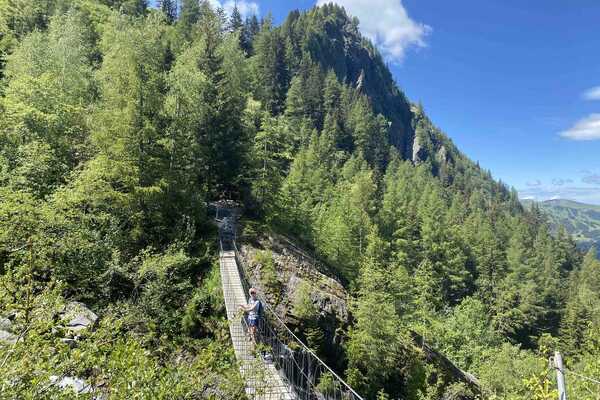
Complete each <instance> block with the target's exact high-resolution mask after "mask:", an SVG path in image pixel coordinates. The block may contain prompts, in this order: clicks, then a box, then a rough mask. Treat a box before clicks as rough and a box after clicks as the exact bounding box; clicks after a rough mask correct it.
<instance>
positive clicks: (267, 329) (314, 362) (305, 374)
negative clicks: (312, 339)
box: [217, 210, 363, 400]
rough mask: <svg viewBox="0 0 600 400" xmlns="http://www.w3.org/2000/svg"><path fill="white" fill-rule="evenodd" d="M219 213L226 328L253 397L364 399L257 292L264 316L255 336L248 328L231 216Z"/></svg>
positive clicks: (258, 399)
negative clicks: (227, 327)
mask: <svg viewBox="0 0 600 400" xmlns="http://www.w3.org/2000/svg"><path fill="white" fill-rule="evenodd" d="M221 216H223V217H224V218H222V219H219V212H217V222H218V224H219V246H220V249H219V250H220V251H219V267H220V273H221V282H222V287H223V297H224V299H225V308H226V310H227V319H228V321H229V332H230V335H231V341H232V344H233V348H234V351H235V355H236V358H237V360H238V363H239V368H240V373H241V375H242V378H243V380H244V382H245V385H246V387H245V390H246V395H247V396H248V398H250V399H253V400H363V398H362V397H361V396H360V395H358V393H356V392H355V391H354V390H353V389H352V388H351V387H350V386H349V385H348V384H347V383H346V382H344V380H343V379H342V378H340V377H339V376H338V375H337V374H336V373H335V372H334V371H333V370H332V369H331V368H329V367H328V366H327V365H326V364H325V363H324V362H323V361H322V360H321V359H320V358H319V357H318V356H317V355H316V354H315V353H314V352H313V351H312V350H310V349H309V348H308V347H307V346H306V345H305V344H304V343H303V342H302V341H301V340H300V339H299V338H298V337H297V336H296V335H295V334H294V333H293V332H292V331H291V330H290V329H289V328H288V327H287V325H286V324H285V323H284V322H283V321H282V320H281V319H280V318H279V316H278V315H277V314H276V313H275V311H274V310H273V309H272V308H271V306H270V305H269V304H268V303H267V302H266V301H265V299H264V298H263V297H261V296H260V295H259V299H260V301H261V302H262V304H263V310H264V311H263V315H262V317H261V319H260V322H259V326H258V333H257V335H256V337H252V336H251V335H250V334H249V332H248V325H247V321H246V319H245V318H244V316H243V314H242V313H241V312H240V311H239V306H240V304H246V303H247V301H248V298H247V297H246V293H248V289H249V287H250V285H249V282H248V280H247V275H246V273H245V270H246V269H245V268H244V265H243V261H242V259H241V258H240V256H239V252H238V249H237V245H236V242H235V227H234V219H233V218H232V217H231V215H230V212H229V211H227V210H222V211H221Z"/></svg>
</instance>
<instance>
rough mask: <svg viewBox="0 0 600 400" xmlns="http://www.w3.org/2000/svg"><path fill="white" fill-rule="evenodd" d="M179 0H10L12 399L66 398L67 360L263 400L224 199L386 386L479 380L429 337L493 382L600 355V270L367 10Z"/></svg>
mask: <svg viewBox="0 0 600 400" xmlns="http://www.w3.org/2000/svg"><path fill="white" fill-rule="evenodd" d="M176 4H179V6H180V7H179V9H177V8H176V7H175V6H176ZM160 5H161V7H160V8H148V7H147V2H145V1H143V0H110V1H108V0H106V1H102V2H98V1H93V0H44V1H34V0H19V1H8V0H0V28H2V30H3V32H2V33H0V35H1V37H0V53H1V57H2V59H3V61H2V63H1V64H0V68H2V82H1V84H0V88H1V90H0V94H1V95H0V110H1V112H0V288H1V289H2V290H0V359H1V360H2V362H1V363H0V388H1V390H2V396H5V397H7V398H60V397H61V396H62V397H65V396H67V397H68V395H69V393H65V392H64V391H63V389H62V388H61V387H60V384H57V378H56V377H63V376H64V377H65V378H66V377H69V378H70V379H71V381H77V382H81V381H83V382H84V383H85V384H87V385H88V386H90V388H91V389H90V390H93V391H94V392H96V393H95V394H94V395H98V396H102V397H107V398H109V399H111V400H112V399H119V400H120V399H128V398H132V397H136V398H142V399H151V398H157V397H158V398H168V399H171V398H174V399H177V398H190V399H214V398H219V399H221V398H223V399H239V398H243V391H244V389H243V388H244V386H243V382H241V379H240V375H239V373H238V368H237V364H236V362H235V357H234V354H233V352H232V347H231V345H230V338H229V330H228V326H227V321H226V320H225V319H224V312H223V311H224V310H223V309H224V306H223V298H222V293H221V290H220V278H219V277H220V275H219V273H218V271H217V270H218V269H217V268H215V259H216V255H217V251H218V250H217V245H216V232H215V227H214V225H213V224H212V223H211V219H212V216H211V215H210V212H209V205H210V204H211V203H212V202H213V201H214V200H223V199H227V200H236V201H237V202H238V203H239V204H240V205H241V206H242V207H241V208H243V211H244V216H245V218H246V219H247V220H249V221H252V223H253V224H255V226H256V227H257V229H255V231H254V232H255V234H254V235H248V236H252V237H253V239H252V240H249V241H248V242H247V243H245V244H244V247H243V252H244V254H245V256H246V259H247V261H248V264H249V265H251V268H253V271H254V272H256V273H257V274H258V280H259V281H260V282H261V288H262V290H263V291H264V293H266V294H267V295H268V298H269V299H271V300H272V302H273V303H275V304H277V306H278V307H279V310H280V311H281V312H282V314H283V315H286V316H287V318H288V319H289V321H290V322H291V323H292V324H294V325H295V329H296V330H297V332H298V334H299V335H301V336H303V337H304V338H306V340H307V341H308V342H310V344H311V345H312V346H313V347H314V348H315V349H316V350H317V351H319V353H320V355H321V356H323V357H326V358H328V360H331V361H332V363H333V364H335V367H336V368H337V369H338V372H339V373H340V375H343V377H344V378H345V379H346V380H347V381H348V382H349V383H350V384H351V385H352V387H353V388H354V389H356V390H357V391H358V392H360V393H361V394H362V395H363V396H364V397H365V398H366V399H369V400H371V399H382V398H383V399H386V398H403V399H407V400H434V399H441V398H443V399H474V398H476V397H477V395H476V393H473V390H472V389H473V388H471V387H468V386H465V385H463V384H461V383H460V382H459V381H457V380H456V379H454V378H453V377H452V376H451V374H447V373H444V371H443V368H440V366H439V364H435V363H431V362H430V361H431V359H432V357H429V356H424V353H425V352H426V351H427V350H426V349H425V346H422V345H420V340H419V338H425V341H426V342H427V343H431V344H432V347H435V348H436V349H439V350H440V351H441V352H443V353H444V354H445V355H447V356H448V358H449V359H451V360H452V361H453V362H455V363H456V365H458V367H459V368H460V369H462V370H465V371H469V372H471V373H473V374H475V375H476V376H477V377H479V378H480V382H481V390H482V392H483V395H484V396H483V397H489V398H511V399H512V398H514V399H529V398H531V393H532V392H534V391H535V392H536V393H541V394H540V396H541V397H542V398H547V396H550V395H551V393H550V392H549V391H548V390H546V389H548V388H550V387H551V385H552V382H551V381H550V380H549V379H548V376H547V359H548V356H549V355H550V354H551V352H552V351H553V350H555V349H556V348H561V349H564V352H565V354H566V355H567V356H568V360H569V365H570V366H573V367H574V368H576V369H579V370H586V371H598V370H600V365H599V364H598V363H599V362H600V361H599V360H600V348H599V347H598V342H597V340H596V339H597V337H598V335H599V332H600V281H599V280H600V273H598V271H599V270H600V262H598V261H597V260H596V259H595V257H594V256H593V255H591V254H588V255H587V256H586V257H582V255H581V254H580V253H579V252H578V251H577V250H576V248H575V245H574V243H573V242H572V241H571V240H569V238H568V236H566V235H565V236H561V235H552V234H551V233H552V232H551V231H550V230H549V229H548V227H547V224H546V223H545V220H544V218H542V217H541V216H540V215H539V212H537V211H535V210H531V211H530V210H524V209H523V208H522V207H521V205H520V203H519V202H518V198H517V195H516V192H515V191H514V190H509V189H508V188H507V187H506V186H505V185H504V184H502V183H501V182H496V181H495V180H494V179H493V178H492V176H491V174H490V173H489V172H488V171H485V170H483V169H482V168H480V167H479V166H478V165H477V164H475V163H473V162H472V161H471V160H469V159H468V158H467V157H465V156H464V155H463V154H461V152H460V151H459V150H458V149H457V148H456V147H455V146H454V145H453V144H452V142H451V140H450V139H449V138H448V136H446V135H445V134H443V133H442V132H441V131H440V130H439V129H438V128H436V127H435V126H434V124H433V122H432V121H431V120H430V119H429V118H428V117H427V115H426V113H425V110H424V109H423V107H421V106H417V105H414V104H411V103H410V102H409V101H408V100H407V99H406V97H405V96H404V95H403V94H402V92H401V90H400V89H399V88H398V87H397V86H396V85H395V83H394V81H393V79H392V77H391V74H390V72H389V70H388V69H387V68H386V67H385V64H384V62H383V60H382V58H381V56H380V55H379V54H378V51H377V49H376V48H375V47H374V46H373V45H372V44H371V43H369V41H368V40H366V39H365V38H363V37H362V36H361V34H360V31H359V29H358V25H357V24H358V23H359V22H358V21H357V20H356V19H354V18H352V17H350V16H348V15H347V14H346V12H345V11H344V9H343V8H341V7H338V6H335V5H327V6H323V7H316V8H313V9H310V10H308V11H306V12H302V13H301V12H296V11H295V12H292V13H291V14H290V16H289V18H288V19H287V20H286V21H285V22H284V23H283V24H282V25H281V26H278V27H276V26H273V23H272V21H271V20H270V19H269V18H265V19H264V20H263V21H261V22H259V20H258V18H256V17H251V18H248V19H246V21H244V20H242V18H241V16H240V14H239V12H234V13H232V15H231V17H230V18H226V17H225V14H224V12H222V10H214V9H213V8H212V6H211V2H208V1H200V2H198V1H197V0H182V1H180V2H174V1H169V0H165V1H161V3H160ZM4 31H6V33H5V32H4ZM538 211H539V210H538ZM273 232H277V233H278V235H274V234H273ZM245 233H247V232H245ZM283 237H291V238H294V239H293V241H294V242H296V243H299V245H301V246H302V248H304V249H306V251H310V253H311V257H312V258H314V259H317V260H318V262H317V265H322V266H326V267H324V268H323V269H322V270H315V269H313V268H312V266H313V265H312V264H311V263H307V262H304V261H302V260H300V259H299V258H298V254H295V255H293V254H290V252H289V250H288V248H287V247H286V246H281V242H280V240H281V238H283ZM270 238H274V239H273V240H271V239H270ZM300 258H301V257H300ZM296 270H297V271H296ZM298 271H300V272H298ZM309 282H312V284H313V285H317V289H318V290H313V289H311V287H310V283H309ZM73 307H76V308H78V309H80V310H81V318H78V317H79V316H78V315H70V310H71V308H73ZM67 314H68V316H65V315H67ZM71 317H73V318H71ZM83 318H85V319H86V321H89V323H86V324H85V326H79V325H81V324H77V323H75V322H77V321H78V320H81V319H83ZM73 320H75V322H73ZM73 325H76V327H75V330H73V329H72V328H73ZM413 333H414V334H413ZM590 373H591V372H590ZM591 374H592V373H591ZM592 375H593V374H592ZM7 377H9V378H7ZM570 387H571V388H572V389H570V390H573V393H571V397H572V398H585V394H586V393H589V392H590V388H589V387H588V386H586V384H578V383H575V382H572V383H571V385H570ZM69 390H70V389H69ZM544 396H546V397H544Z"/></svg>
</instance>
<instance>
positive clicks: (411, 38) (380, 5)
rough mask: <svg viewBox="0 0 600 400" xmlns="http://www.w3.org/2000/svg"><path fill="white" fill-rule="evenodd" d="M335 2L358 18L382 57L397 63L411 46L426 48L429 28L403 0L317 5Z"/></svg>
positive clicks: (326, 0)
mask: <svg viewBox="0 0 600 400" xmlns="http://www.w3.org/2000/svg"><path fill="white" fill-rule="evenodd" d="M327 3H336V4H339V5H340V6H343V7H344V8H345V9H346V11H347V12H348V13H349V14H350V15H352V16H355V17H358V19H359V20H360V30H361V32H362V34H363V35H365V36H366V37H368V38H369V39H371V40H372V41H373V43H375V44H376V45H377V46H378V47H379V49H380V51H381V52H382V54H383V55H384V57H386V58H387V59H389V60H391V61H392V62H400V61H402V59H403V58H404V55H405V53H406V50H407V49H408V48H409V47H411V46H415V47H426V46H427V43H426V42H425V37H426V36H427V35H428V34H429V33H430V32H431V27H430V26H428V25H425V24H422V23H419V22H415V21H413V20H412V19H411V18H410V17H409V16H408V13H407V12H406V9H405V8H404V6H403V5H402V0H318V1H317V5H319V6H321V5H323V4H327Z"/></svg>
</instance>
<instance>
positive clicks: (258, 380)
mask: <svg viewBox="0 0 600 400" xmlns="http://www.w3.org/2000/svg"><path fill="white" fill-rule="evenodd" d="M219 264H220V270H221V282H222V285H223V297H224V298H225V308H226V309H227V319H228V320H229V332H230V334H231V341H232V342H233V348H234V350H235V355H236V358H237V360H238V362H239V364H240V372H241V374H242V378H243V379H244V381H245V382H246V394H247V395H248V397H249V398H250V399H255V400H295V396H293V395H292V390H291V389H290V387H289V386H288V385H287V384H286V382H285V381H284V379H283V378H282V377H281V375H280V374H279V372H278V371H277V369H276V368H275V366H274V365H273V363H272V362H266V361H264V360H263V359H262V358H260V357H257V356H256V352H255V343H254V342H253V341H252V340H251V338H250V336H249V334H246V332H245V329H244V323H243V322H242V314H241V312H240V311H239V309H238V307H239V305H240V304H246V302H247V298H246V293H244V287H243V285H242V280H241V277H240V274H239V270H238V266H237V263H236V260H235V252H234V251H221V252H220V254H219Z"/></svg>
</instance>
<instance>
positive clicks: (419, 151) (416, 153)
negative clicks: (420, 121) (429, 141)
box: [412, 135, 426, 165]
mask: <svg viewBox="0 0 600 400" xmlns="http://www.w3.org/2000/svg"><path fill="white" fill-rule="evenodd" d="M425 158H426V155H425V148H424V147H423V145H422V144H421V139H420V138H419V136H418V135H415V139H414V141H413V146H412V162H413V164H415V165H417V164H420V163H421V162H423V161H424V160H425Z"/></svg>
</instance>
